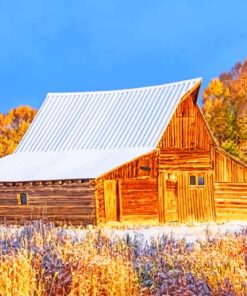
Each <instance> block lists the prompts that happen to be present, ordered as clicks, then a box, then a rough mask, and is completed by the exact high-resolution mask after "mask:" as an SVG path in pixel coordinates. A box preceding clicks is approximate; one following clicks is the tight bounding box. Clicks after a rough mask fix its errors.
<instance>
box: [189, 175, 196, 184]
mask: <svg viewBox="0 0 247 296" xmlns="http://www.w3.org/2000/svg"><path fill="white" fill-rule="evenodd" d="M190 185H196V176H190Z"/></svg>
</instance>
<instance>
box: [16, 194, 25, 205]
mask: <svg viewBox="0 0 247 296" xmlns="http://www.w3.org/2000/svg"><path fill="white" fill-rule="evenodd" d="M17 204H18V205H27V194H26V193H18V194H17Z"/></svg>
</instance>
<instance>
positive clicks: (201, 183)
mask: <svg viewBox="0 0 247 296" xmlns="http://www.w3.org/2000/svg"><path fill="white" fill-rule="evenodd" d="M198 185H200V186H202V185H204V177H203V176H199V177H198Z"/></svg>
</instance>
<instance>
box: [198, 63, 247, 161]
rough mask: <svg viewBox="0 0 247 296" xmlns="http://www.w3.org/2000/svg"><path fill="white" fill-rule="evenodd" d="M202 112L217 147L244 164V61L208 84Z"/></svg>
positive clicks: (246, 65) (246, 96)
mask: <svg viewBox="0 0 247 296" xmlns="http://www.w3.org/2000/svg"><path fill="white" fill-rule="evenodd" d="M203 113H204V115H205V117H206V119H207V121H208V123H209V126H210V128H211V130H212V132H213V134H214V136H215V138H216V139H217V141H218V144H219V145H220V146H221V147H222V148H223V149H225V150H226V151H228V152H230V153H231V154H233V155H235V156H237V157H239V158H240V159H242V160H244V161H247V60H246V61H245V62H244V63H240V62H239V63H237V64H236V65H235V66H234V67H233V68H232V69H231V70H230V71H229V72H224V73H222V74H221V75H220V76H219V78H215V79H212V80H211V81H210V83H209V85H208V87H207V88H206V89H205V91H204V93H203Z"/></svg>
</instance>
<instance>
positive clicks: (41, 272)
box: [0, 221, 247, 296]
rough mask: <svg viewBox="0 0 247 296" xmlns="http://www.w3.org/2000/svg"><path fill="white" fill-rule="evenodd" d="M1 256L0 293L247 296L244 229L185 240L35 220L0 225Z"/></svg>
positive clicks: (206, 232) (209, 233)
mask: <svg viewBox="0 0 247 296" xmlns="http://www.w3.org/2000/svg"><path fill="white" fill-rule="evenodd" d="M155 229H156V228H155V227H153V228H152V232H153V233H154V232H155ZM157 229H161V228H157ZM175 229H176V228H175ZM177 229H180V231H181V227H180V228H179V226H178V228H177ZM116 231H117V232H118V234H119V233H122V235H118V234H116ZM145 231H146V230H143V232H144V233H145ZM112 233H114V235H113V234H112ZM154 234H155V233H154ZM0 252H1V259H0V295H1V296H8V295H11V296H12V295H16V296H19V295H23V296H28V295H37V296H39V295H49V296H53V295H54V296H55V295H123V296H125V295H128V296H129V295H203V296H206V295H222V296H223V295H247V228H242V229H241V230H240V229H238V232H234V231H233V233H228V234H223V233H220V232H217V233H216V232H215V233H213V232H212V231H210V228H207V229H206V231H205V233H204V238H203V240H193V241H191V240H185V239H177V238H176V236H174V235H173V236H172V237H171V236H169V235H166V234H163V235H162V233H161V232H160V233H159V235H154V236H153V238H152V236H151V235H149V237H148V239H147V236H145V235H143V234H142V231H141V230H140V229H139V230H138V231H132V232H128V231H126V229H125V230H121V229H117V230H116V229H112V228H109V229H107V231H106V229H105V228H102V227H98V228H91V229H86V230H85V229H74V228H70V227H59V228H56V227H54V226H53V225H52V224H44V223H42V222H39V221H36V222H33V223H31V224H27V225H25V226H24V227H21V228H16V227H14V226H3V227H1V228H0Z"/></svg>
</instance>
